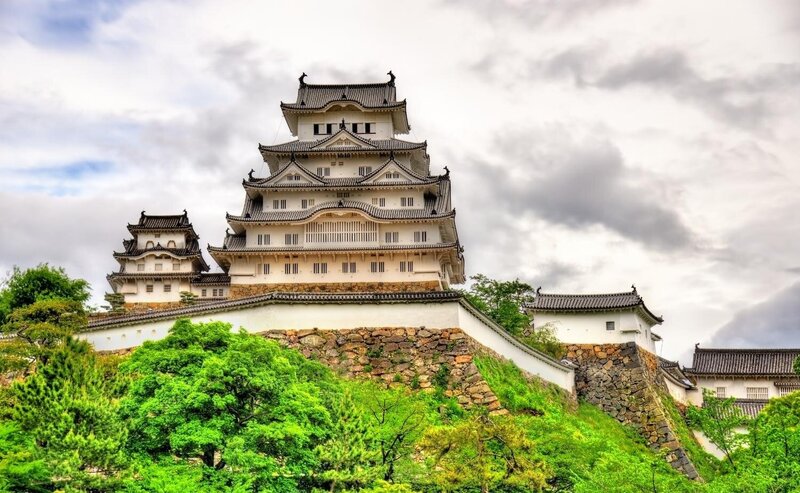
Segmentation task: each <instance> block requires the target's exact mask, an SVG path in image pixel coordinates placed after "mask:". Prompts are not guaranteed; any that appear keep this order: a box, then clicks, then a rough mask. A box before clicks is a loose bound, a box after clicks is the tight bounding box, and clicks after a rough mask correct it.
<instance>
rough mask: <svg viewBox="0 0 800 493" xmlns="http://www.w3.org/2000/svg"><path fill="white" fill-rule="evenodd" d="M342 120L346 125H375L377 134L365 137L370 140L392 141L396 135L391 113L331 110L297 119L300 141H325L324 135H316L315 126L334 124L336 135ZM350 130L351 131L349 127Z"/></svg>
mask: <svg viewBox="0 0 800 493" xmlns="http://www.w3.org/2000/svg"><path fill="white" fill-rule="evenodd" d="M342 118H344V121H345V123H367V122H369V123H375V124H376V125H375V133H374V134H364V135H363V136H364V137H366V138H368V139H390V138H391V137H392V136H393V135H394V125H393V124H392V115H391V113H388V112H381V113H378V112H372V111H365V112H361V111H341V110H336V109H331V110H328V111H326V112H324V113H315V114H310V115H299V116H298V117H297V137H298V138H299V139H300V140H319V139H324V138H325V137H326V136H324V135H314V124H315V123H333V124H334V127H333V133H336V132H337V131H338V130H339V123H341V122H342ZM348 129H350V126H349V125H348Z"/></svg>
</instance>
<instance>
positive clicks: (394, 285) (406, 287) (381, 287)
mask: <svg viewBox="0 0 800 493" xmlns="http://www.w3.org/2000/svg"><path fill="white" fill-rule="evenodd" d="M441 290H442V287H441V286H440V285H439V283H438V282H437V281H423V282H326V283H296V284H233V285H231V288H230V297H231V298H245V297H248V296H257V295H260V294H266V293H274V292H283V293H417V292H426V291H441Z"/></svg>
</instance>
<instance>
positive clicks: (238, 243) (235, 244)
mask: <svg viewBox="0 0 800 493" xmlns="http://www.w3.org/2000/svg"><path fill="white" fill-rule="evenodd" d="M457 247H458V243H415V244H410V245H374V246H352V245H346V246H341V247H335V246H331V247H319V248H317V247H315V246H308V245H305V246H285V245H281V246H268V247H263V246H257V247H247V246H245V237H244V235H229V236H227V237H226V238H225V241H224V243H223V246H222V248H219V247H212V246H209V247H208V250H209V251H213V252H218V251H227V252H237V253H238V252H254V253H264V252H266V253H271V252H320V251H323V252H337V251H342V252H361V251H382V250H392V251H397V250H400V251H402V250H414V251H417V250H444V249H448V248H457Z"/></svg>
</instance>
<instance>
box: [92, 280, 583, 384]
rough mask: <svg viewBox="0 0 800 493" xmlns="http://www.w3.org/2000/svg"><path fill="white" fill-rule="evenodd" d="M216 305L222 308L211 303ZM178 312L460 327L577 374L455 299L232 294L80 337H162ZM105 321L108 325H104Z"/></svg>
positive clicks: (540, 365) (287, 325)
mask: <svg viewBox="0 0 800 493" xmlns="http://www.w3.org/2000/svg"><path fill="white" fill-rule="evenodd" d="M307 296H309V297H310V296H320V295H307ZM364 296H366V297H369V296H370V295H369V294H365V295H364ZM215 305H217V306H219V307H221V308H215ZM178 318H189V319H191V320H192V321H193V322H210V321H215V320H219V321H223V322H227V323H230V324H231V325H232V326H233V329H234V330H238V329H239V328H244V329H245V330H247V331H248V332H251V333H262V332H268V331H275V330H284V331H289V330H295V331H303V330H314V329H316V330H318V331H330V332H331V333H341V332H342V331H348V330H368V331H379V330H386V329H385V328H386V327H400V328H403V327H405V328H408V327H415V328H417V329H420V330H421V329H425V330H428V331H431V330H453V329H459V330H461V332H463V333H464V334H465V335H467V336H469V337H470V338H471V339H473V340H474V341H476V343H477V344H480V345H481V346H484V347H485V348H489V349H487V350H491V351H493V352H494V353H496V354H497V355H498V356H500V357H503V358H506V359H508V360H511V361H513V362H514V363H515V364H516V365H517V366H519V367H520V368H521V369H522V370H524V371H526V372H527V373H528V374H530V375H533V376H536V377H539V378H541V379H542V380H544V381H547V382H550V383H553V384H555V385H558V386H559V387H561V388H562V389H564V390H565V391H566V392H568V393H570V394H572V393H573V392H574V388H575V385H574V379H575V374H574V372H573V371H572V370H571V369H569V368H567V367H565V366H564V365H563V364H561V363H560V362H558V361H556V360H554V359H552V358H550V357H549V356H547V355H545V354H543V353H541V352H539V351H536V350H533V349H531V348H529V347H527V346H525V345H524V344H523V343H521V342H519V341H517V340H516V339H514V338H513V337H512V336H511V335H509V334H508V333H507V332H506V331H504V330H503V329H502V328H500V327H499V326H497V325H496V324H494V323H493V322H491V321H490V320H488V319H487V318H486V317H485V316H483V315H481V314H480V312H477V311H475V310H474V309H473V308H471V307H469V306H468V305H466V302H464V301H463V300H459V299H447V300H439V301H415V302H392V301H389V302H370V301H368V299H365V301H364V302H361V303H336V302H330V301H325V302H308V303H303V302H270V301H264V302H253V301H246V300H241V301H238V300H236V301H229V302H220V303H216V304H214V303H212V304H207V305H202V306H197V307H194V308H191V309H188V310H178V311H176V312H175V313H169V312H155V313H153V314H152V315H150V316H146V317H135V316H134V317H127V318H126V317H118V318H116V319H114V320H112V321H110V322H108V321H102V320H101V321H99V322H96V323H92V324H90V328H89V331H88V332H84V333H81V334H79V337H80V338H82V339H85V340H87V341H88V342H90V343H91V344H92V345H93V346H94V347H95V349H97V350H99V351H116V350H120V349H125V348H131V347H136V346H139V345H141V344H142V343H143V342H144V341H148V340H158V339H162V338H164V337H166V335H167V333H168V331H169V329H170V327H172V325H173V324H174V323H175V320H177V319H178ZM109 323H110V324H111V325H107V324H109ZM326 337H332V336H326ZM337 337H338V336H337ZM384 342H387V343H389V342H392V343H396V342H400V341H384ZM391 348H392V347H390V349H391Z"/></svg>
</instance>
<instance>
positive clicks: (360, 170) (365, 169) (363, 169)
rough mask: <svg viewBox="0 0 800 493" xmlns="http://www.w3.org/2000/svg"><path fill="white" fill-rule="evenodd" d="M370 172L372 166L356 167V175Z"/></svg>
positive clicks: (365, 174) (364, 174)
mask: <svg viewBox="0 0 800 493" xmlns="http://www.w3.org/2000/svg"><path fill="white" fill-rule="evenodd" d="M370 173H372V166H359V167H358V176H367V175H368V174H370Z"/></svg>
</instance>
